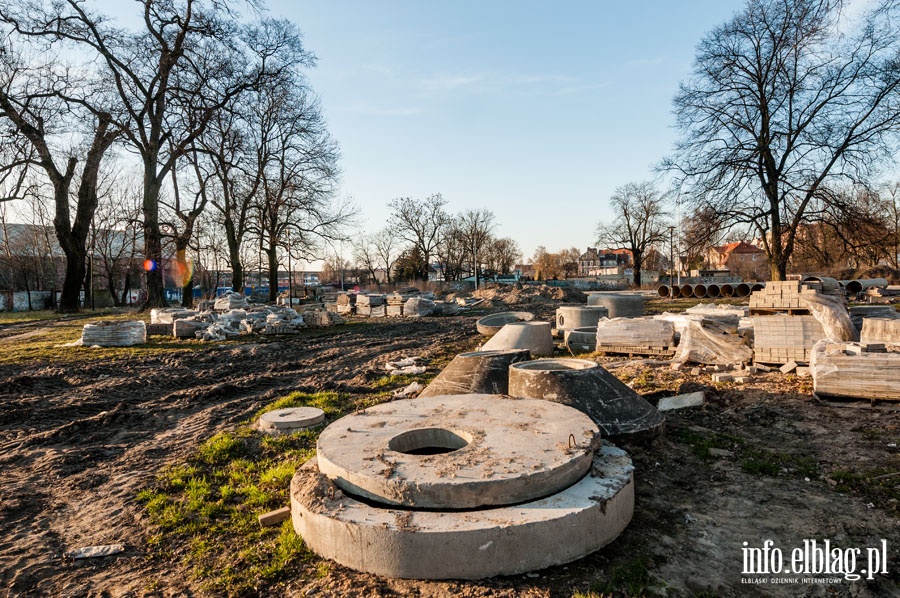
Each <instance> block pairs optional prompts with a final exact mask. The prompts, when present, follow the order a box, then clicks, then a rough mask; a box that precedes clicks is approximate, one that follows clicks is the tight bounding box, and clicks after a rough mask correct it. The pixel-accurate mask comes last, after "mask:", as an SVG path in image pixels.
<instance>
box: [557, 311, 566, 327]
mask: <svg viewBox="0 0 900 598" xmlns="http://www.w3.org/2000/svg"><path fill="white" fill-rule="evenodd" d="M556 321H557V322H558V324H557V327H558V328H562V327H563V326H564V325H565V323H566V319H565V318H564V317H563V315H562V314H559V318H558V319H557V320H556Z"/></svg>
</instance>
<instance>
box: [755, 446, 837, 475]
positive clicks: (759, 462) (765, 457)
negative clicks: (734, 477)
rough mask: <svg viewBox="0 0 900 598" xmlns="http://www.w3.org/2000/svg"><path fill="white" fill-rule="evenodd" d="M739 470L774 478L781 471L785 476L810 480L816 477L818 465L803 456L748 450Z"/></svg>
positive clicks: (811, 459) (765, 450) (810, 458)
mask: <svg viewBox="0 0 900 598" xmlns="http://www.w3.org/2000/svg"><path fill="white" fill-rule="evenodd" d="M741 469H743V470H744V471H746V472H747V473H749V474H752V475H766V476H776V475H778V474H780V473H782V471H783V472H784V473H786V474H790V475H796V476H800V477H807V478H810V479H812V478H815V477H817V476H818V473H819V464H818V463H817V462H816V460H815V459H813V458H812V457H807V456H805V455H792V454H789V453H779V452H776V451H771V450H768V449H759V448H750V449H747V450H746V451H744V453H743V459H741Z"/></svg>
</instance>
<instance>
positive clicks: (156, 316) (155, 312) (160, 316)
mask: <svg viewBox="0 0 900 598" xmlns="http://www.w3.org/2000/svg"><path fill="white" fill-rule="evenodd" d="M195 315H197V312H196V311H195V310H193V309H182V308H177V307H174V308H166V309H158V308H153V309H151V310H150V323H151V324H171V323H172V322H174V321H175V320H178V319H180V318H189V317H191V316H195Z"/></svg>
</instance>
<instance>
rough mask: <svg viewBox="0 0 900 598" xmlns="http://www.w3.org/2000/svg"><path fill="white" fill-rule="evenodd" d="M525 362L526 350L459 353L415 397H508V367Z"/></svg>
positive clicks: (529, 356) (526, 358) (527, 355)
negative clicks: (481, 394)
mask: <svg viewBox="0 0 900 598" xmlns="http://www.w3.org/2000/svg"><path fill="white" fill-rule="evenodd" d="M596 335H597V332H596V329H595V330H594V336H596ZM595 342H596V341H595ZM529 359H531V354H530V353H529V352H528V349H509V350H506V351H473V352H472V353H460V354H459V355H457V356H456V357H454V358H453V361H451V362H450V363H449V364H448V365H447V367H445V368H444V369H443V370H442V371H441V373H440V374H438V375H437V377H436V378H435V379H434V380H432V381H431V384H429V385H428V386H426V387H425V390H423V391H422V392H421V393H419V398H420V399H421V398H423V397H433V396H436V395H463V394H470V393H487V394H494V395H505V394H509V392H508V391H509V366H510V365H512V364H514V363H517V362H519V361H528V360H529Z"/></svg>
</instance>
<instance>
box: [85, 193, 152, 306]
mask: <svg viewBox="0 0 900 598" xmlns="http://www.w3.org/2000/svg"><path fill="white" fill-rule="evenodd" d="M133 183H134V179H133V178H131V177H126V178H124V179H120V180H112V181H110V184H109V185H108V186H106V188H104V189H103V190H102V191H101V192H100V202H99V204H98V206H97V211H96V213H95V214H94V222H93V226H92V227H91V228H92V233H91V242H90V247H91V248H92V255H91V256H90V259H91V260H94V262H91V263H96V264H97V265H99V267H100V268H99V269H100V270H101V271H102V273H103V277H104V278H105V279H106V280H105V282H106V288H107V289H108V290H109V293H110V295H111V296H112V299H113V303H114V304H115V305H116V306H121V305H125V304H126V303H127V302H128V295H127V293H128V291H129V290H130V288H131V286H132V283H133V282H135V281H138V280H139V278H140V275H141V273H142V269H141V268H140V267H139V266H140V245H141V240H140V237H141V192H140V187H139V186H133Z"/></svg>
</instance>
